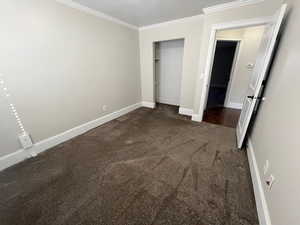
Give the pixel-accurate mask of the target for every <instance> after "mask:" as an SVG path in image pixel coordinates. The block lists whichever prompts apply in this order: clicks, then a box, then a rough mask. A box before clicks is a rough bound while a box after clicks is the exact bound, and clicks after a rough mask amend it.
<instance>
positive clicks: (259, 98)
mask: <svg viewBox="0 0 300 225" xmlns="http://www.w3.org/2000/svg"><path fill="white" fill-rule="evenodd" d="M247 98H250V99H257V100H265V98H264V97H254V95H248V96H247Z"/></svg>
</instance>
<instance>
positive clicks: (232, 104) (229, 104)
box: [226, 102, 243, 109]
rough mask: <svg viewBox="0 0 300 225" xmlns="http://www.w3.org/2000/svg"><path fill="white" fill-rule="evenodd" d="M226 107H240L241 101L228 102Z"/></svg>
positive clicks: (241, 106) (241, 105)
mask: <svg viewBox="0 0 300 225" xmlns="http://www.w3.org/2000/svg"><path fill="white" fill-rule="evenodd" d="M226 107H227V108H232V109H242V108H243V103H237V102H229V103H228V104H226Z"/></svg>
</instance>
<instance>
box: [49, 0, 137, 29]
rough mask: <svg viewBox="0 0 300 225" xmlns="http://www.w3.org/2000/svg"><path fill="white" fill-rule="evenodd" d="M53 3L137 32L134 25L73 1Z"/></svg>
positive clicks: (59, 0)
mask: <svg viewBox="0 0 300 225" xmlns="http://www.w3.org/2000/svg"><path fill="white" fill-rule="evenodd" d="M55 1H57V2H59V3H61V4H64V5H66V6H69V7H71V8H73V9H77V10H80V11H83V12H86V13H88V14H91V15H93V16H96V17H98V18H101V19H105V20H108V21H111V22H114V23H117V24H120V25H123V26H126V27H129V28H131V29H134V30H138V27H137V26H135V25H132V24H129V23H126V22H124V21H122V20H120V19H117V18H115V17H112V16H109V15H107V14H105V13H103V12H100V11H98V10H94V9H91V8H89V7H87V6H84V5H81V4H79V3H76V2H74V1H73V0H55Z"/></svg>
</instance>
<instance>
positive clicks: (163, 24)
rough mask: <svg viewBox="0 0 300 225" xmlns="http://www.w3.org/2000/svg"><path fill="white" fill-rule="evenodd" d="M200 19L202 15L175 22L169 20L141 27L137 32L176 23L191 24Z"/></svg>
mask: <svg viewBox="0 0 300 225" xmlns="http://www.w3.org/2000/svg"><path fill="white" fill-rule="evenodd" d="M200 18H203V14H199V15H196V16H190V17H184V18H181V19H176V20H170V21H167V22H162V23H156V24H152V25H148V26H143V27H140V28H139V31H143V30H148V29H152V28H158V27H163V26H168V25H172V24H176V23H188V22H193V21H195V20H198V19H200Z"/></svg>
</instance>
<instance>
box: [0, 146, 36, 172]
mask: <svg viewBox="0 0 300 225" xmlns="http://www.w3.org/2000/svg"><path fill="white" fill-rule="evenodd" d="M30 157H31V155H30V154H29V152H28V151H26V150H24V149H20V150H18V151H16V152H13V153H11V154H8V155H5V156H2V157H0V171H2V170H4V169H6V168H8V167H10V166H13V165H15V164H17V163H19V162H22V161H24V160H25V159H28V158H30Z"/></svg>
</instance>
